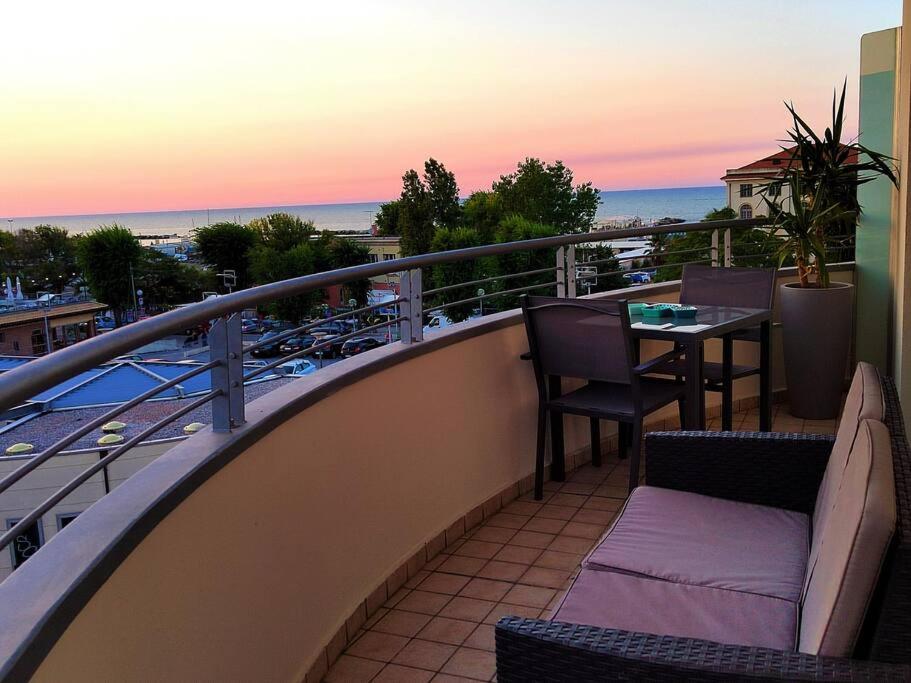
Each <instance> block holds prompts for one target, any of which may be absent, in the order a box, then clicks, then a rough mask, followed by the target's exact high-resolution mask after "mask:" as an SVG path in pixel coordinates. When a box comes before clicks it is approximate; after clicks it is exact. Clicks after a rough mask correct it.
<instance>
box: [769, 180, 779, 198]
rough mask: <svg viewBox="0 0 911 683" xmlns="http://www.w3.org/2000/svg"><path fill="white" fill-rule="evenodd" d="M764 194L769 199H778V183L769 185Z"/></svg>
mask: <svg viewBox="0 0 911 683" xmlns="http://www.w3.org/2000/svg"><path fill="white" fill-rule="evenodd" d="M766 193H767V194H768V195H769V196H770V197H780V196H781V183H779V182H774V183H769V186H768V189H767V190H766Z"/></svg>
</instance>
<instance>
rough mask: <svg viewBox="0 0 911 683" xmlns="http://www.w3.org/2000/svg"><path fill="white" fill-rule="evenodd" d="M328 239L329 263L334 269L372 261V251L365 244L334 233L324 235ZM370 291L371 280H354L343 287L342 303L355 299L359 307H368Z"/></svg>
mask: <svg viewBox="0 0 911 683" xmlns="http://www.w3.org/2000/svg"><path fill="white" fill-rule="evenodd" d="M323 234H324V235H325V236H326V238H327V239H328V245H329V246H328V251H329V261H330V262H331V264H332V268H350V267H352V266H360V265H363V264H365V263H367V262H368V261H369V260H370V249H368V248H367V247H365V246H364V245H363V244H358V243H357V242H355V241H354V240H350V239H347V238H345V237H338V236H336V235H333V234H332V233H323ZM369 291H370V280H369V279H366V278H365V279H363V280H354V281H352V282H346V283H345V284H344V285H343V286H342V301H346V302H347V301H348V300H349V299H354V300H355V301H357V305H358V306H359V307H363V306H366V305H367V292H369Z"/></svg>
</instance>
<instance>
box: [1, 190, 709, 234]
mask: <svg viewBox="0 0 911 683" xmlns="http://www.w3.org/2000/svg"><path fill="white" fill-rule="evenodd" d="M726 201H727V200H726V194H725V188H724V186H723V185H715V186H710V187H679V188H665V189H653V190H617V191H610V192H602V193H601V205H600V206H599V208H598V213H597V215H596V217H595V220H596V222H598V223H602V224H610V223H618V224H622V223H625V222H628V221H632V220H634V219H637V218H638V219H641V221H642V222H643V223H644V224H648V223H650V222H652V221H655V220H658V219H660V218H664V217H671V218H682V219H684V220H686V221H697V220H699V219H701V218H702V217H703V216H704V215H705V214H706V213H707V212H708V211H710V210H711V209H714V208H721V207H723V206H725V205H726ZM380 204H381V202H359V203H353V204H302V205H297V206H257V207H237V208H227V209H225V208H221V209H195V210H190V211H144V212H136V213H104V214H92V215H83V216H30V217H23V218H13V219H7V224H6V225H2V222H0V226H2V228H6V229H11V230H12V231H14V232H16V231H18V230H21V229H24V228H31V227H34V226H36V225H42V224H47V225H56V226H59V227H62V228H66V229H67V230H69V231H70V232H71V233H74V234H78V233H83V232H88V231H90V230H93V229H95V228H97V227H98V226H100V225H110V224H111V223H117V224H119V225H123V226H125V227H128V228H129V229H130V230H132V231H133V233H134V234H135V235H137V236H139V237H151V236H169V237H185V236H188V235H190V234H191V233H192V231H193V229H194V228H198V227H200V226H204V225H208V224H210V223H217V222H219V221H236V222H239V223H246V222H248V221H250V220H251V219H253V218H261V217H263V216H267V215H268V214H270V213H276V212H279V211H284V212H286V213H290V214H293V215H296V216H300V217H301V218H302V219H304V220H311V221H313V223H314V225H316V227H317V228H319V229H321V230H334V231H348V230H351V231H366V230H369V229H370V225H371V223H372V222H373V217H374V216H375V215H376V213H377V211H379V208H380Z"/></svg>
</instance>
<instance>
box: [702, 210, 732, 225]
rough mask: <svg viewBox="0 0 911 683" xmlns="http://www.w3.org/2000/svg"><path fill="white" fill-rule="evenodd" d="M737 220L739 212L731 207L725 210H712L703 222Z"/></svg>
mask: <svg viewBox="0 0 911 683" xmlns="http://www.w3.org/2000/svg"><path fill="white" fill-rule="evenodd" d="M736 219H737V212H736V211H734V209H732V208H731V207H730V206H725V207H724V208H723V209H710V210H709V212H708V213H707V214H705V218H703V219H702V220H703V221H733V220H736Z"/></svg>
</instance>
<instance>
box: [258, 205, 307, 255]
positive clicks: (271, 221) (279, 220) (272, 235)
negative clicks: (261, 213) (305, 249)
mask: <svg viewBox="0 0 911 683" xmlns="http://www.w3.org/2000/svg"><path fill="white" fill-rule="evenodd" d="M247 227H248V228H250V229H252V230H255V231H257V232H258V233H259V237H260V240H261V241H262V243H263V244H264V245H265V246H266V247H268V248H270V249H275V250H277V251H286V250H288V249H293V248H294V247H296V246H298V245H299V244H302V243H304V242H308V241H309V240H310V239H311V238H313V237H315V236H316V234H317V230H316V227H315V226H314V225H313V221H304V220H301V219H300V218H299V217H298V216H292V215H291V214H289V213H271V214H269V215H268V216H266V217H265V218H254V219H253V220H252V221H250V223H249V224H248V226H247Z"/></svg>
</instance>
